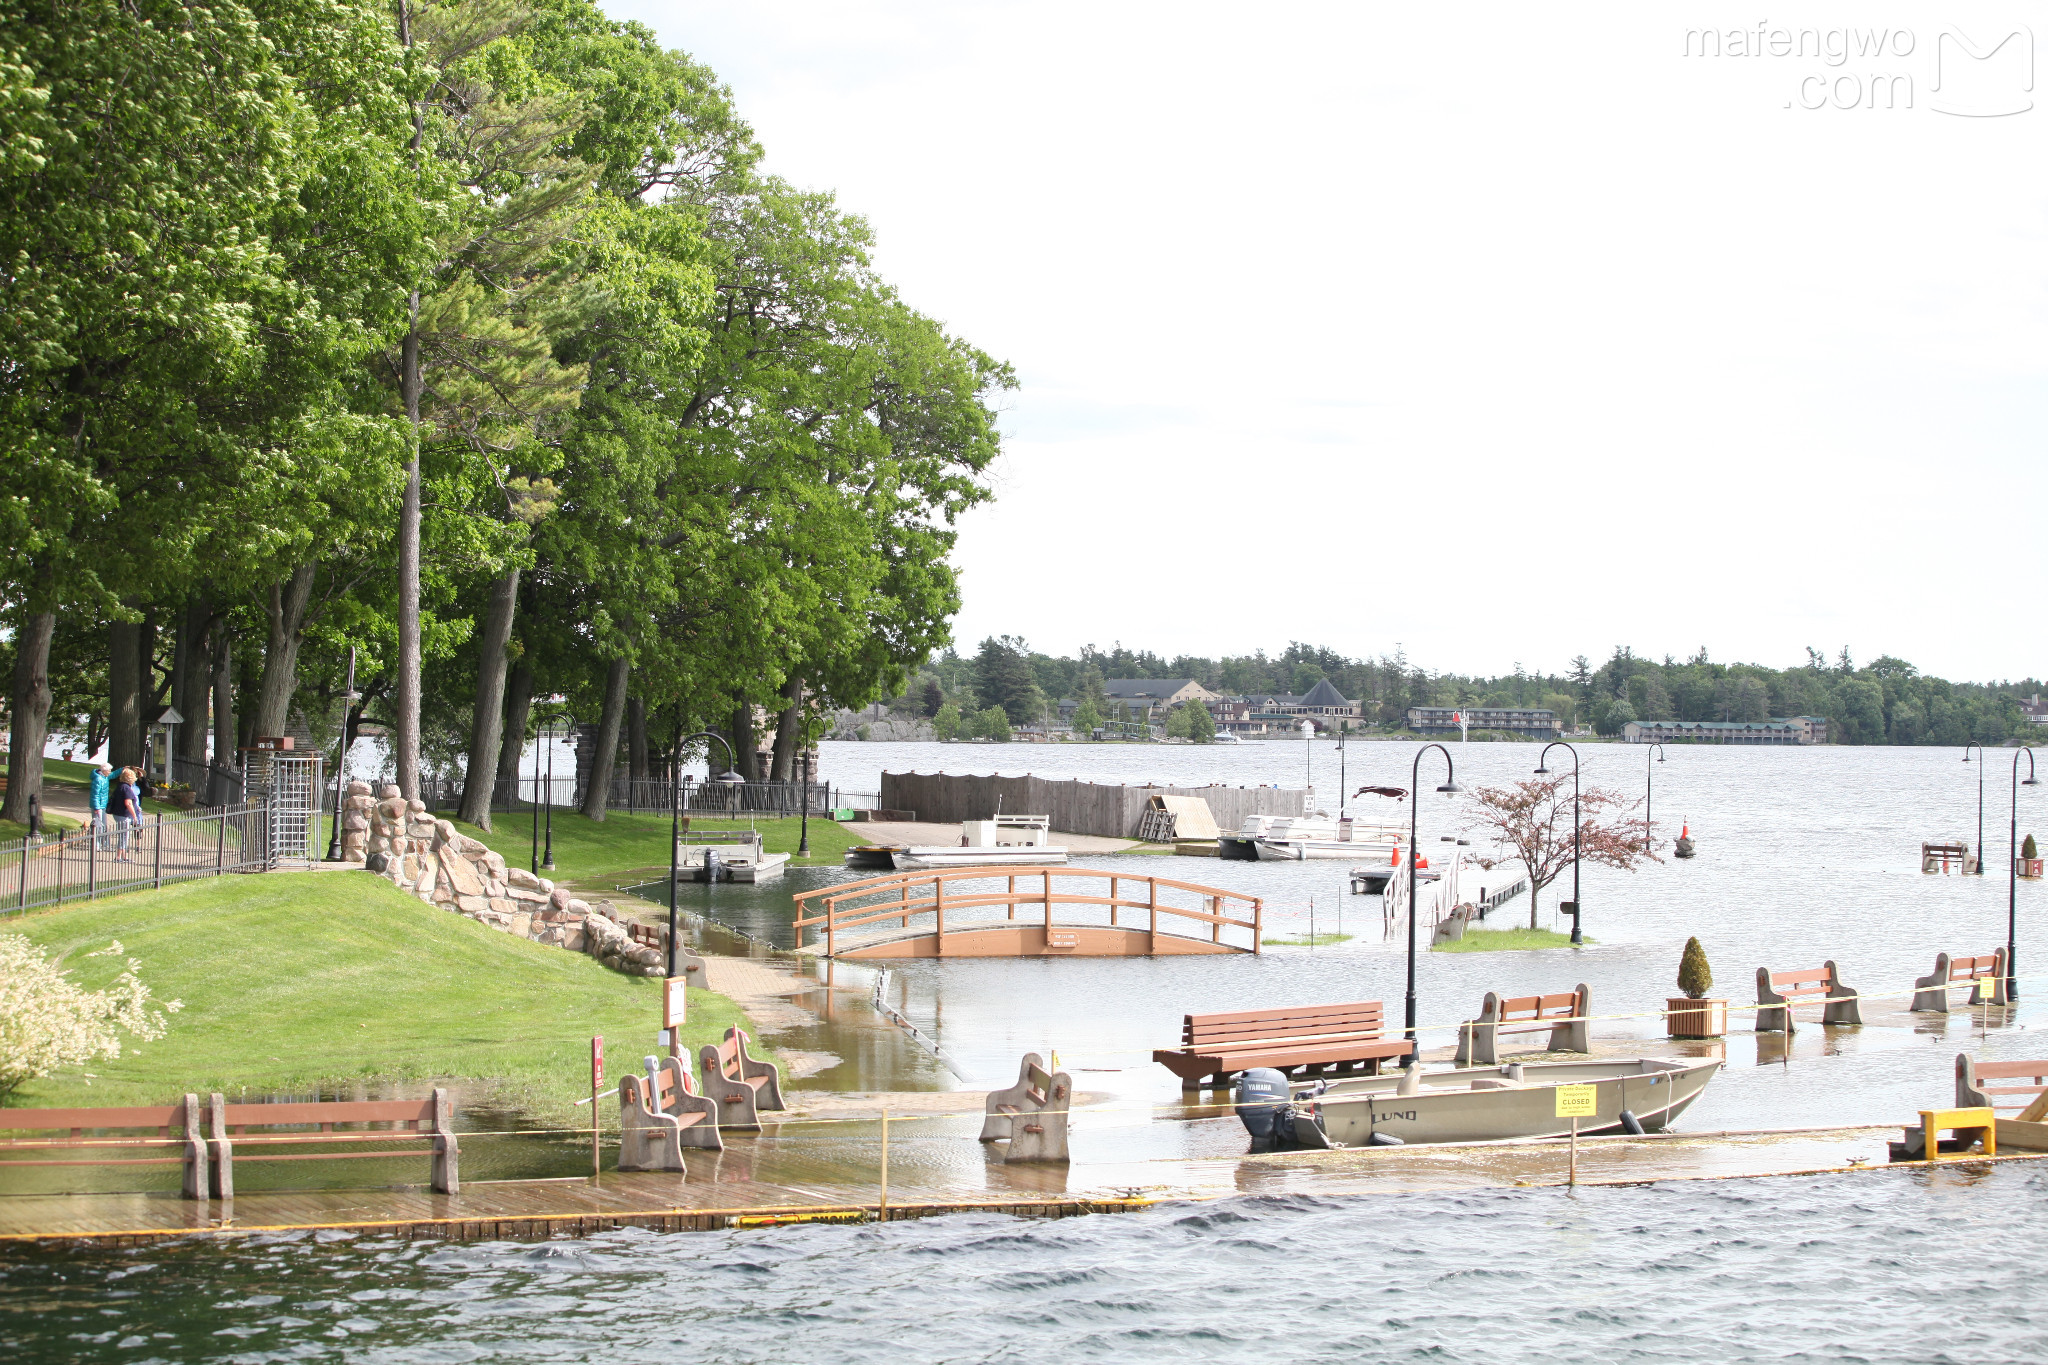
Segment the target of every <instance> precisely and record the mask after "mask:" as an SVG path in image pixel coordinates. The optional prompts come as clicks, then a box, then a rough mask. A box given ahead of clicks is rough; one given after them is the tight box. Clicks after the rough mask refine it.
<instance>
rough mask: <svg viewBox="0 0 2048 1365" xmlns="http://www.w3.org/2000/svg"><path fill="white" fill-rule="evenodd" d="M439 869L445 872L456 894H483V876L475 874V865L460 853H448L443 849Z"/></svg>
mask: <svg viewBox="0 0 2048 1365" xmlns="http://www.w3.org/2000/svg"><path fill="white" fill-rule="evenodd" d="M441 870H442V871H443V872H445V873H446V874H447V876H448V883H449V885H451V886H453V887H454V888H455V894H456V895H458V896H482V895H483V894H484V883H483V878H481V877H479V876H477V875H476V867H475V865H474V864H472V863H471V862H470V861H469V859H467V858H464V857H462V856H461V855H460V854H453V853H448V852H446V851H445V850H444V852H443V854H442V858H441Z"/></svg>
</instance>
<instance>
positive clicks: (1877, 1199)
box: [0, 1166, 2048, 1365]
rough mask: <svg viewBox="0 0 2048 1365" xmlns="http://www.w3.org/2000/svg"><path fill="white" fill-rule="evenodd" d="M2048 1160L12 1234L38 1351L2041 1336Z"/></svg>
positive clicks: (149, 1358)
mask: <svg viewBox="0 0 2048 1365" xmlns="http://www.w3.org/2000/svg"><path fill="white" fill-rule="evenodd" d="M2044 1238H2048V1171H2044V1170H2042V1169H2041V1168H2039V1167H2031V1166H2006V1167H1999V1168H1995V1169H1990V1170H1983V1171H1979V1172H1974V1173H1966V1172H1962V1171H1940V1172H1912V1173H1906V1172H1894V1173H1874V1174H1868V1175H1855V1176H1833V1177H1810V1178H1797V1177H1788V1178H1781V1179H1775V1180H1752V1181H1735V1182H1727V1183H1698V1182H1693V1183H1676V1184H1668V1185H1661V1186H1654V1187H1649V1188H1641V1189H1580V1190H1578V1191H1575V1192H1567V1191H1563V1190H1554V1189H1553V1190H1528V1191H1514V1192H1507V1191H1502V1192H1487V1193H1474V1194H1458V1195H1388V1196H1381V1197H1376V1198H1370V1199H1360V1200H1320V1199H1316V1198H1312V1197H1300V1198H1284V1199H1274V1198H1251V1199H1240V1200H1233V1201H1229V1202H1227V1203H1222V1204H1211V1205H1203V1206H1192V1207H1191V1206H1185V1205H1183V1206H1177V1207H1162V1208H1158V1209H1154V1210H1150V1211H1147V1212H1143V1213H1135V1214H1120V1215H1114V1216H1112V1215H1102V1216H1097V1217H1092V1218H1072V1219H1066V1220H1063V1221H1058V1222H1030V1221H1024V1220H1020V1219H1014V1218H1009V1217H1002V1216H996V1215H986V1214H973V1215H959V1216H953V1217H946V1218H935V1219H929V1220H925V1221H920V1222H911V1223H893V1224H887V1225H873V1226H868V1227H861V1228H829V1227H795V1228H784V1229H778V1230H772V1231H748V1232H729V1233H675V1234H669V1235H656V1234H651V1233H641V1232H620V1233H615V1234H611V1235H608V1236H604V1237H598V1238H594V1239H591V1240H588V1241H580V1242H554V1243H549V1244H541V1245H528V1244H512V1243H485V1244H476V1245H467V1246H433V1245H427V1244H422V1245H406V1244H403V1243H397V1242H388V1241H378V1240H374V1239H360V1240H359V1239H353V1238H349V1237H345V1236H337V1235H333V1234H328V1235H322V1236H318V1237H315V1236H304V1235H301V1236H290V1237H265V1236H257V1237H251V1238H249V1239H247V1240H244V1241H238V1242H227V1243H186V1244H180V1245H167V1246H158V1247H152V1248H149V1249H147V1250H143V1251H134V1252H124V1253H112V1252H99V1253H84V1252H57V1253H40V1254H38V1255H37V1256H36V1257H34V1258H29V1257H26V1256H22V1255H20V1254H19V1253H14V1254H0V1359H6V1360H9V1361H19V1362H22V1363H23V1365H29V1362H36V1363H37V1365H40V1362H46V1361H49V1362H55V1361H66V1362H81V1363H90V1362H101V1361H121V1362H124V1365H145V1363H148V1362H188V1361H233V1362H248V1363H249V1365H256V1363H257V1362H270V1361H334V1362H343V1361H347V1362H366V1363H368V1362H376V1363H377V1365H402V1363H405V1365H409V1363H410V1362H422V1363H424V1362H435V1363H436V1365H439V1363H440V1362H462V1361H511V1360H517V1361H602V1362H610V1361H646V1360H677V1361H722V1362H753V1361H763V1362H767V1361H773V1362H786V1361H812V1360H831V1361H849V1362H867V1361H873V1362H889V1363H891V1365H893V1363H894V1362H904V1361H917V1362H924V1361H968V1360H972V1361H1015V1362H1038V1361H1046V1360H1054V1361H1060V1360H1119V1361H1128V1360H1148V1361H1149V1360H1162V1361H1172V1360H1230V1361H1245V1360H1275V1361H1296V1360H1299V1361H1352V1360H1373V1361H1377V1360H1429V1361H1449V1362H1457V1361H1474V1362H1496V1361H1502V1360H1512V1361H1584V1360H1598V1361H1646V1362H1656V1361H1672V1362H1684V1363H1685V1365H1693V1362H1697V1361H1702V1360H1709V1361H1752V1360H1856V1361H1866V1362H1901V1363H1904V1362H1913V1363H1915V1365H1922V1363H1924V1362H1972V1365H1980V1363H1981V1362H2005V1361H2037V1360H2039V1359H2041V1358H2042V1355H2043V1353H2044V1352H2048V1303H2044V1301H2043V1299H2042V1298H2041V1296H2040V1294H2039V1285H2040V1270H2039V1266H2038V1262H2037V1260H2036V1259H2035V1258H2034V1257H2032V1256H2030V1255H2028V1254H2027V1250H2026V1249H2028V1248H2031V1247H2036V1246H2039V1245H2040V1244H2041V1243H2042V1241H2043V1239H2044Z"/></svg>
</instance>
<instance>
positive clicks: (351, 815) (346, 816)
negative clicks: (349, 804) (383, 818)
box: [341, 810, 370, 830]
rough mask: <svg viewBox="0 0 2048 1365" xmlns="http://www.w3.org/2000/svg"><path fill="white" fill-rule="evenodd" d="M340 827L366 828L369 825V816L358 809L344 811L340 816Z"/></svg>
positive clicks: (350, 828) (347, 828) (348, 828)
mask: <svg viewBox="0 0 2048 1365" xmlns="http://www.w3.org/2000/svg"><path fill="white" fill-rule="evenodd" d="M341 827H342V828H343V829H345V830H367V829H368V828H369V827H370V817H369V816H368V815H367V814H365V813H364V812H362V811H359V810H351V811H345V812H343V814H342V817H341Z"/></svg>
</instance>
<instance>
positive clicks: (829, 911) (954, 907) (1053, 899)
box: [795, 866, 1265, 957]
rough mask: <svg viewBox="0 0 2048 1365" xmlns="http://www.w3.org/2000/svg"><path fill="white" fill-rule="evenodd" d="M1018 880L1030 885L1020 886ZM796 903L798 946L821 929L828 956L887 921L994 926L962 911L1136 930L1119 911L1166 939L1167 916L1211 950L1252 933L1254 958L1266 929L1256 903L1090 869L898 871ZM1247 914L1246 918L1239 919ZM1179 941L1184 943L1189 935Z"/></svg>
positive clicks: (1188, 885)
mask: <svg viewBox="0 0 2048 1365" xmlns="http://www.w3.org/2000/svg"><path fill="white" fill-rule="evenodd" d="M1055 879H1059V880H1065V881H1068V882H1069V885H1068V886H1067V887H1065V888H1062V887H1059V886H1057V885H1056V884H1055ZM1091 879H1092V881H1093V883H1095V885H1096V886H1098V887H1099V885H1100V884H1101V883H1102V882H1105V881H1106V882H1108V883H1109V885H1108V888H1107V891H1108V894H1107V895H1104V894H1101V893H1100V892H1099V891H1092V890H1091V889H1090V888H1089V885H1088V883H1089V882H1090V880H1091ZM995 880H1005V881H1006V882H1007V886H1006V887H1005V888H1004V889H1000V890H997V889H992V888H969V887H966V886H963V885H962V884H963V883H970V882H989V881H995ZM1020 881H1022V882H1025V883H1027V884H1026V885H1024V886H1021V887H1020V886H1019V885H1018V883H1019V882H1020ZM1032 883H1035V885H1034V884H1032ZM1126 886H1129V887H1130V888H1132V891H1133V892H1134V894H1125V888H1126ZM1161 892H1180V893H1184V894H1188V895H1192V896H1195V897H1198V898H1200V901H1201V905H1202V908H1200V909H1193V908H1190V907H1187V906H1183V905H1175V904H1173V903H1172V902H1171V901H1167V900H1162V899H1161ZM795 901H796V909H797V913H796V920H795V929H796V942H797V946H798V947H799V948H801V947H803V946H804V942H805V937H806V935H805V931H806V930H807V929H812V928H822V931H823V934H824V939H825V953H826V956H828V957H829V956H833V955H834V954H835V953H836V951H837V947H838V934H839V933H840V931H842V930H850V929H859V928H864V927H867V926H870V925H876V924H885V923H887V922H889V921H891V920H894V921H895V922H896V923H897V924H898V925H899V926H900V927H901V928H903V929H905V930H907V929H909V928H910V922H911V920H912V919H913V918H916V917H919V916H925V915H929V916H931V917H932V920H933V932H934V933H935V934H936V935H937V936H938V937H940V938H944V937H945V934H946V917H947V915H948V914H949V913H950V914H951V915H952V916H953V927H954V929H955V930H956V931H957V930H961V929H968V928H980V927H984V926H986V925H987V924H989V923H990V922H991V921H990V920H989V919H988V918H987V917H985V916H980V915H972V914H967V913H965V912H969V911H977V910H986V909H989V908H991V907H996V906H1000V907H1002V908H1003V909H1004V910H1005V912H1006V914H1005V919H1009V920H1014V919H1016V918H1017V909H1018V907H1019V906H1034V907H1038V908H1039V909H1040V910H1041V911H1042V912H1043V914H1044V917H1045V923H1046V925H1047V926H1048V927H1050V926H1051V925H1052V924H1053V923H1054V920H1053V910H1054V907H1056V906H1086V907H1095V908H1098V909H1103V908H1106V909H1107V910H1108V911H1109V923H1110V927H1111V928H1125V927H1129V928H1136V927H1138V926H1137V925H1135V924H1133V925H1128V926H1127V925H1125V924H1123V923H1122V922H1121V921H1120V919H1119V915H1120V913H1121V912H1124V911H1130V912H1132V913H1134V914H1139V913H1142V914H1143V915H1144V916H1145V925H1144V927H1145V928H1146V930H1147V931H1148V932H1150V933H1153V934H1158V933H1161V932H1163V930H1162V927H1161V923H1160V921H1161V917H1166V918H1167V919H1168V920H1169V921H1170V922H1172V923H1174V924H1176V925H1179V926H1181V927H1185V926H1186V925H1189V924H1191V925H1194V926H1197V927H1199V926H1207V928H1208V931H1209V938H1210V941H1211V942H1214V943H1222V942H1223V931H1224V930H1225V929H1226V928H1238V929H1249V930H1250V931H1251V943H1250V945H1249V948H1248V949H1247V951H1250V952H1254V953H1256V952H1258V951H1259V945H1260V940H1261V938H1262V936H1263V932H1264V928H1265V906H1264V902H1263V901H1262V900H1260V898H1258V897H1257V896H1247V895H1245V894H1244V893H1242V892H1238V891H1226V890H1224V889H1223V888H1221V887H1215V886H1203V885H1201V884H1200V883H1197V882H1183V881H1174V880H1172V879H1170V878H1166V877H1147V876H1138V875H1133V874H1132V873H1128V872H1107V871H1103V870H1101V869H1098V868H1092V867H1065V868H1033V869H1031V870H1029V871H1019V870H1018V869H1016V868H1014V867H1000V866H999V867H957V868H943V869H936V870H932V871H924V872H899V873H896V874H894V875H891V876H886V877H870V878H867V879H865V880H863V881H857V882H842V883H840V884H839V885H837V886H828V887H821V888H820V889H818V890H816V891H807V892H804V893H802V894H801V895H798V896H796V897H795ZM1233 904H1237V905H1241V906H1242V907H1243V908H1242V909H1240V910H1239V912H1238V914H1234V915H1233V914H1228V913H1226V910H1227V909H1228V908H1230V907H1232V906H1233ZM1245 915H1248V916H1249V918H1243V917H1242V916H1245ZM1178 936H1179V937H1189V935H1187V934H1181V935H1178Z"/></svg>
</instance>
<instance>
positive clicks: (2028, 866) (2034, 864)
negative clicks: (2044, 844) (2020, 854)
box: [2012, 858, 2048, 881]
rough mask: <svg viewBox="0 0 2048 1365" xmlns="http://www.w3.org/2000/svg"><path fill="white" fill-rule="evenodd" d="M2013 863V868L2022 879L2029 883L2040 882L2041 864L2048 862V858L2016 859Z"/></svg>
mask: <svg viewBox="0 0 2048 1365" xmlns="http://www.w3.org/2000/svg"><path fill="white" fill-rule="evenodd" d="M2012 861H2013V867H2014V868H2015V870H2017V871H2018V872H2019V874H2020V875H2021V876H2022V877H2025V878H2026V879H2027V880H2029V881H2038V880H2040V877H2041V864H2042V863H2044V862H2048V858H2014V859H2013V860H2012Z"/></svg>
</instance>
